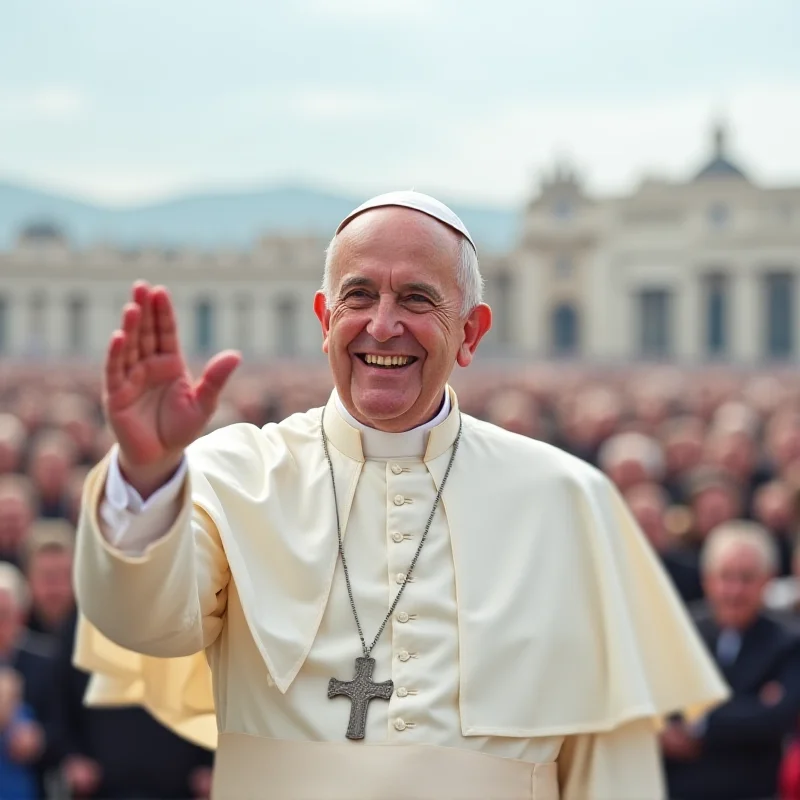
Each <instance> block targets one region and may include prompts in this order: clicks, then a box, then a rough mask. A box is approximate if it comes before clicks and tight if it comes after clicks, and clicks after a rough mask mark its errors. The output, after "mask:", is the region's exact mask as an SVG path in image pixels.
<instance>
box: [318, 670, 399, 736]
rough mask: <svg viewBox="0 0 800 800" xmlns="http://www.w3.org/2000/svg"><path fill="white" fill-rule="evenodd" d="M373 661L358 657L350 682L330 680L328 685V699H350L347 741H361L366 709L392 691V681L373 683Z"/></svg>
mask: <svg viewBox="0 0 800 800" xmlns="http://www.w3.org/2000/svg"><path fill="white" fill-rule="evenodd" d="M374 669H375V659H374V658H370V657H369V656H360V657H359V658H357V659H356V674H355V677H354V678H353V680H351V681H339V680H336V678H331V679H330V681H329V683H328V697H329V698H331V697H338V696H344V697H349V698H350V704H351V705H350V722H349V724H348V726H347V738H348V739H363V738H364V733H365V731H366V727H367V707H368V706H369V704H370V701H371V700H375V699H380V700H388V699H389V698H390V697H391V696H392V692H393V691H394V683H393V682H392V681H383V683H373V681H372V671H373V670H374Z"/></svg>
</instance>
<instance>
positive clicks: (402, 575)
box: [394, 572, 406, 586]
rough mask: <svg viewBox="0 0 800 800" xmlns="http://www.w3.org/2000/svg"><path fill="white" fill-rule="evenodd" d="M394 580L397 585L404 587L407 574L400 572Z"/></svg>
mask: <svg viewBox="0 0 800 800" xmlns="http://www.w3.org/2000/svg"><path fill="white" fill-rule="evenodd" d="M394 580H395V582H396V583H399V584H400V585H401V586H402V585H403V584H404V583H405V582H406V574H405V572H398V573H397V575H396V576H395V579H394Z"/></svg>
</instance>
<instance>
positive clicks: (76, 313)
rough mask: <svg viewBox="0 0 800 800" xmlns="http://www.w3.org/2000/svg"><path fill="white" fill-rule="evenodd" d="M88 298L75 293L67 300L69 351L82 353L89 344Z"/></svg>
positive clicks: (75, 353) (72, 353)
mask: <svg viewBox="0 0 800 800" xmlns="http://www.w3.org/2000/svg"><path fill="white" fill-rule="evenodd" d="M87 310H88V308H87V303H86V298H85V297H83V296H81V295H75V296H73V297H70V298H69V299H68V300H67V352H68V353H69V354H70V355H81V354H82V353H85V352H86V349H87V345H88V335H87V334H88V329H87Z"/></svg>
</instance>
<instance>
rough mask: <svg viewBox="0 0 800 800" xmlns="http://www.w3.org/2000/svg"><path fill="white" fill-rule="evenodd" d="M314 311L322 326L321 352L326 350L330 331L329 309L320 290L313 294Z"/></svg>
mask: <svg viewBox="0 0 800 800" xmlns="http://www.w3.org/2000/svg"><path fill="white" fill-rule="evenodd" d="M314 313H315V314H316V315H317V319H318V320H319V324H320V325H321V326H322V352H323V353H327V352H328V334H329V332H330V322H331V311H330V309H329V308H328V303H327V301H326V300H325V295H324V294H323V293H322V292H317V293H316V294H315V295H314Z"/></svg>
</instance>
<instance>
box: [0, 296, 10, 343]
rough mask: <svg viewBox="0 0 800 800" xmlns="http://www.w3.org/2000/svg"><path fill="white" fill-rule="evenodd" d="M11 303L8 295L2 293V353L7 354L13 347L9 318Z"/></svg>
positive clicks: (0, 298) (0, 300)
mask: <svg viewBox="0 0 800 800" xmlns="http://www.w3.org/2000/svg"><path fill="white" fill-rule="evenodd" d="M9 314H10V304H9V302H8V297H7V296H6V295H4V294H0V353H2V354H6V353H8V352H9V350H10V349H11V342H10V338H11V331H10V330H9V328H10V327H11V323H10V320H9Z"/></svg>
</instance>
